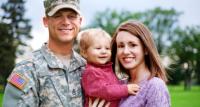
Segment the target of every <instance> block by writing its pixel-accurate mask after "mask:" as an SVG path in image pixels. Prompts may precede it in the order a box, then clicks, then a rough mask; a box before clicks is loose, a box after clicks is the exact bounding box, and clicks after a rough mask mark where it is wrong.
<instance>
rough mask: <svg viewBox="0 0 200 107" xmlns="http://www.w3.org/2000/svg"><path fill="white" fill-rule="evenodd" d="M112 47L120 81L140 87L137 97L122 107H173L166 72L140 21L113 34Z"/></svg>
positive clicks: (151, 40)
mask: <svg viewBox="0 0 200 107" xmlns="http://www.w3.org/2000/svg"><path fill="white" fill-rule="evenodd" d="M111 47H112V59H111V60H112V62H113V63H114V64H113V68H115V73H116V75H117V76H118V78H119V79H121V80H124V79H125V80H126V83H135V84H138V85H139V86H140V90H139V92H138V94H137V95H136V96H132V95H129V96H128V97H126V98H123V99H122V100H121V102H120V105H119V106H120V107H170V106H171V105H170V96H169V92H168V89H167V86H166V82H167V77H166V71H165V69H164V67H163V65H162V63H161V61H160V56H159V54H158V51H157V49H156V46H155V44H154V41H153V39H152V34H151V32H150V31H149V29H148V28H147V27H146V26H145V25H143V24H142V23H141V22H139V21H127V22H124V23H122V24H121V25H120V26H119V27H118V29H117V30H116V32H115V33H114V36H113V39H112V43H111Z"/></svg>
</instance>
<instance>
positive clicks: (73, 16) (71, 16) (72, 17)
mask: <svg viewBox="0 0 200 107" xmlns="http://www.w3.org/2000/svg"><path fill="white" fill-rule="evenodd" d="M68 18H69V19H76V18H77V16H75V15H70V16H68Z"/></svg>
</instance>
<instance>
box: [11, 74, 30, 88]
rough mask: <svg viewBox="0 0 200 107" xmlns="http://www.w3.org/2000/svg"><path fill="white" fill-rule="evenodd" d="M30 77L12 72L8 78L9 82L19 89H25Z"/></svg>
mask: <svg viewBox="0 0 200 107" xmlns="http://www.w3.org/2000/svg"><path fill="white" fill-rule="evenodd" d="M28 81H29V79H28V78H27V77H25V76H24V75H22V74H19V73H16V72H15V73H12V74H11V76H10V77H9V78H8V82H9V83H11V84H12V85H14V86H15V87H17V88H18V89H20V90H22V89H24V86H25V85H26V84H27V83H28Z"/></svg>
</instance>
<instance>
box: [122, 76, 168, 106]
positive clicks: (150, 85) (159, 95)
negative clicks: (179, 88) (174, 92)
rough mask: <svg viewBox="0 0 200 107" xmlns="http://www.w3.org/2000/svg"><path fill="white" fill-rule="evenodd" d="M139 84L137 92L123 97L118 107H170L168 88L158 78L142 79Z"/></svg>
mask: <svg viewBox="0 0 200 107" xmlns="http://www.w3.org/2000/svg"><path fill="white" fill-rule="evenodd" d="M139 86H140V91H139V92H138V94H137V95H136V96H133V95H130V96H128V97H126V98H123V99H122V100H121V102H120V105H119V107H171V103H170V95H169V91H168V88H167V86H166V84H165V83H164V81H163V80H161V79H160V78H157V77H153V78H152V79H150V80H146V81H142V82H141V83H140V84H139Z"/></svg>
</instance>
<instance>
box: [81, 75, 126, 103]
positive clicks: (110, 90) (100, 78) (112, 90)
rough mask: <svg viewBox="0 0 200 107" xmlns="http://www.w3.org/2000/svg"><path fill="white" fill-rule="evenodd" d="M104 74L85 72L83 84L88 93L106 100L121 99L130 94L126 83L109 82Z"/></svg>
mask: <svg viewBox="0 0 200 107" xmlns="http://www.w3.org/2000/svg"><path fill="white" fill-rule="evenodd" d="M106 80H107V79H105V77H104V75H101V74H100V73H95V72H87V73H86V72H84V74H83V76H82V86H83V89H84V92H85V94H86V95H88V96H90V97H98V98H101V99H105V100H106V101H112V100H119V99H121V98H122V97H125V96H128V87H127V85H126V84H124V85H122V84H109V83H108V81H106Z"/></svg>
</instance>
